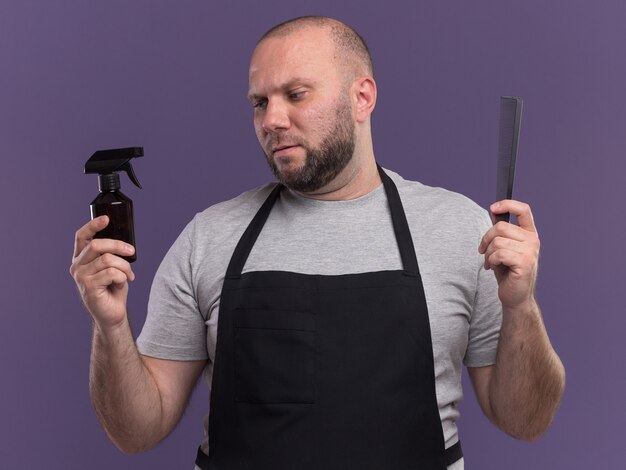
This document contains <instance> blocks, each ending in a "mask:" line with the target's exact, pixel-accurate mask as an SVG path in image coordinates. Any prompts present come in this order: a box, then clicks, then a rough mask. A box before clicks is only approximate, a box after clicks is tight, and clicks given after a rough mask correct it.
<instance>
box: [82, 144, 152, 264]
mask: <svg viewBox="0 0 626 470" xmlns="http://www.w3.org/2000/svg"><path fill="white" fill-rule="evenodd" d="M137 157H143V147H128V148H122V149H111V150H99V151H97V152H96V153H94V154H93V155H92V156H91V158H90V159H89V160H87V163H85V173H86V174H87V173H92V174H93V173H97V174H98V186H99V189H100V194H99V195H98V196H97V197H96V198H95V199H94V200H93V201H92V203H91V204H90V205H89V209H90V211H91V218H92V219H95V218H96V217H100V216H101V215H106V216H108V217H109V224H108V225H107V226H106V228H105V229H104V230H101V231H99V232H98V233H96V235H95V238H114V239H116V240H122V241H124V242H126V243H129V244H131V245H132V246H134V247H135V253H134V254H133V255H132V256H124V257H123V258H124V259H125V260H127V261H128V262H130V263H132V262H133V261H136V260H137V247H136V246H135V228H134V221H133V201H131V200H130V198H128V197H127V196H125V195H124V194H122V192H121V191H120V190H119V189H120V175H118V174H117V172H118V171H125V172H126V174H127V175H128V177H129V178H130V180H131V181H132V182H133V183H134V184H135V186H137V187H138V188H141V185H140V184H139V181H138V180H137V177H136V176H135V172H134V171H133V167H132V165H131V164H130V160H131V159H132V158H137Z"/></svg>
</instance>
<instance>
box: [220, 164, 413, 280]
mask: <svg viewBox="0 0 626 470" xmlns="http://www.w3.org/2000/svg"><path fill="white" fill-rule="evenodd" d="M376 166H377V168H378V173H379V174H380V178H381V179H382V181H383V186H384V188H385V193H386V195H387V202H388V204H389V210H390V212H391V220H392V223H393V230H394V233H395V235H396V242H397V243H398V249H399V250H400V257H401V259H402V266H403V267H404V271H405V273H406V274H408V275H412V276H419V269H418V265H417V257H416V256H415V248H414V247H413V239H412V238H411V231H410V230H409V224H408V223H407V220H406V216H405V214H404V208H403V207H402V201H401V200H400V195H399V194H398V189H397V188H396V185H395V183H394V182H393V181H392V180H391V178H389V176H387V174H386V173H385V172H384V171H383V169H382V168H381V167H380V165H378V164H377V165H376ZM283 187H284V186H283V185H282V184H277V185H276V187H274V189H273V190H272V192H271V193H270V195H269V196H268V197H267V199H266V200H265V202H264V203H263V205H262V206H261V208H260V209H259V211H258V212H257V213H256V215H255V216H254V218H253V219H252V221H251V222H250V225H248V227H247V228H246V231H245V232H244V233H243V235H242V237H241V239H240V240H239V243H237V247H236V248H235V251H234V252H233V256H232V257H231V259H230V263H229V264H228V269H227V270H226V278H228V279H233V278H239V277H240V276H241V272H242V271H243V267H244V265H245V264H246V261H247V260H248V256H249V255H250V252H251V251H252V247H253V246H254V244H255V242H256V240H257V238H258V237H259V234H260V233H261V230H262V229H263V226H264V225H265V222H266V221H267V218H268V217H269V215H270V212H271V210H272V207H273V206H274V203H275V202H276V200H277V199H278V196H279V194H280V192H281V190H282V189H283Z"/></svg>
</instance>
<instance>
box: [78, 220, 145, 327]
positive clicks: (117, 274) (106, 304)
mask: <svg viewBox="0 0 626 470" xmlns="http://www.w3.org/2000/svg"><path fill="white" fill-rule="evenodd" d="M108 223H109V218H108V217H107V216H101V217H97V218H95V219H93V220H91V221H90V222H88V223H87V224H85V225H83V226H82V227H81V228H80V229H78V231H77V232H76V237H75V240H74V256H73V258H72V265H71V266H70V274H71V275H72V277H73V278H74V280H75V281H76V285H77V287H78V291H79V293H80V296H81V299H82V301H83V303H84V304H85V307H86V308H87V311H89V313H90V314H91V316H92V317H93V319H94V321H95V322H96V324H97V325H98V326H99V327H100V328H104V329H107V328H111V327H115V326H118V325H120V324H121V323H123V322H124V321H125V320H126V299H127V297H128V281H133V280H134V279H135V274H134V273H133V271H132V269H131V267H130V263H129V262H128V261H126V260H125V259H123V258H121V256H130V255H132V254H133V253H134V251H135V249H134V247H133V246H132V245H129V244H128V243H125V242H123V241H120V240H112V239H108V238H101V239H100V238H94V236H95V235H96V233H98V232H99V231H100V230H102V229H104V228H105V227H106V226H107V225H108Z"/></svg>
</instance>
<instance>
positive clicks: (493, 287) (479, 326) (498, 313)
mask: <svg viewBox="0 0 626 470" xmlns="http://www.w3.org/2000/svg"><path fill="white" fill-rule="evenodd" d="M490 227H491V220H490V219H489V215H487V213H484V217H483V218H482V220H481V234H480V237H481V238H482V236H483V235H484V234H485V233H486V232H487V230H489V228H490ZM483 260H484V257H483V256H482V255H481V256H480V258H479V266H478V274H477V282H476V295H475V298H474V305H473V308H472V314H471V320H470V328H469V342H468V345H467V351H466V353H465V357H464V359H463V363H464V364H465V366H466V367H484V366H489V365H493V364H495V363H496V351H497V349H498V339H499V337H500V326H501V324H502V304H501V303H500V299H499V298H498V282H497V281H496V276H495V275H494V273H493V271H492V270H489V271H487V270H486V269H484V268H483V265H482V262H483Z"/></svg>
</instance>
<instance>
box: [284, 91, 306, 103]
mask: <svg viewBox="0 0 626 470" xmlns="http://www.w3.org/2000/svg"><path fill="white" fill-rule="evenodd" d="M305 94H306V91H291V92H289V94H288V95H287V96H288V97H289V99H290V100H291V101H298V100H301V99H302V98H304V95H305Z"/></svg>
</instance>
